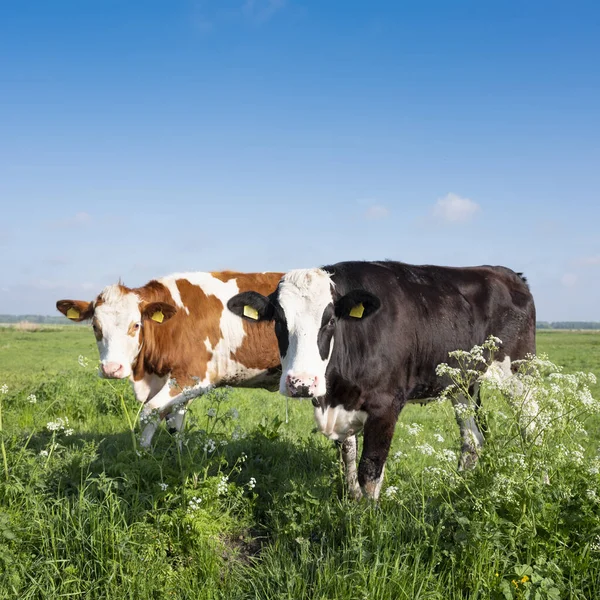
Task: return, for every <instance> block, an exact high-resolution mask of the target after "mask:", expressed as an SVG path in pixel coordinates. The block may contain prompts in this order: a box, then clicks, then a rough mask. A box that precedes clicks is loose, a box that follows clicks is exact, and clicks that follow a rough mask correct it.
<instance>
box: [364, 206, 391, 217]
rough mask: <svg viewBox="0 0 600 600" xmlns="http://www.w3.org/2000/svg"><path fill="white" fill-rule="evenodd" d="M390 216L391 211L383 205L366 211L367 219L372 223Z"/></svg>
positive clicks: (371, 207) (370, 207)
mask: <svg viewBox="0 0 600 600" xmlns="http://www.w3.org/2000/svg"><path fill="white" fill-rule="evenodd" d="M389 214H390V211H389V209H388V208H387V207H386V206H383V205H382V204H373V205H372V206H369V208H367V210H366V211H365V217H366V218H367V219H370V220H371V221H375V220H376V219H385V217H387V216H389Z"/></svg>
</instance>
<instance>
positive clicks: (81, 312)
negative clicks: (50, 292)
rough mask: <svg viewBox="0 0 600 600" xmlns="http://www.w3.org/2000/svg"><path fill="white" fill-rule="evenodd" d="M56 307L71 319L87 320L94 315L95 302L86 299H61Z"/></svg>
mask: <svg viewBox="0 0 600 600" xmlns="http://www.w3.org/2000/svg"><path fill="white" fill-rule="evenodd" d="M56 308H57V309H58V310H59V311H60V312H61V313H62V314H63V315H65V317H67V318H68V319H71V321H77V322H79V321H85V320H86V319H91V318H92V317H93V316H94V303H93V302H87V301H86V300H59V301H58V302H57V303H56Z"/></svg>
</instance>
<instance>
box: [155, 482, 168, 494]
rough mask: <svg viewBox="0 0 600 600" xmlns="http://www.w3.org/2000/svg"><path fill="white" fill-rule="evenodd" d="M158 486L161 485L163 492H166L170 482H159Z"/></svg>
mask: <svg viewBox="0 0 600 600" xmlns="http://www.w3.org/2000/svg"><path fill="white" fill-rule="evenodd" d="M158 487H159V488H160V489H161V490H162V491H163V492H165V491H166V490H167V488H168V487H169V484H168V483H159V484H158Z"/></svg>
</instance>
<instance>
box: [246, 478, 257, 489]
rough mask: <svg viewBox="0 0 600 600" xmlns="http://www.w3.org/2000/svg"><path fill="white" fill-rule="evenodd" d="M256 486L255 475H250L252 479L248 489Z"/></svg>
mask: <svg viewBox="0 0 600 600" xmlns="http://www.w3.org/2000/svg"><path fill="white" fill-rule="evenodd" d="M255 486H256V479H254V477H250V481H249V482H248V489H249V490H253V489H254V487H255Z"/></svg>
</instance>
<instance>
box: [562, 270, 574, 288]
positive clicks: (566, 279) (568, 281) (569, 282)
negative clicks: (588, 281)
mask: <svg viewBox="0 0 600 600" xmlns="http://www.w3.org/2000/svg"><path fill="white" fill-rule="evenodd" d="M577 280H578V277H577V275H575V273H565V274H564V275H563V276H562V277H561V278H560V282H561V283H562V284H563V285H564V286H565V287H573V286H574V285H575V284H576V283H577Z"/></svg>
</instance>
